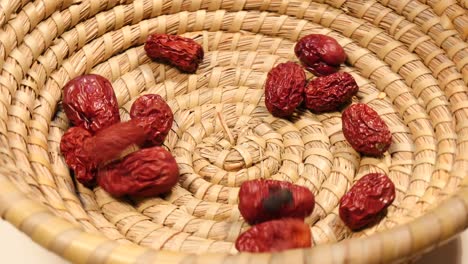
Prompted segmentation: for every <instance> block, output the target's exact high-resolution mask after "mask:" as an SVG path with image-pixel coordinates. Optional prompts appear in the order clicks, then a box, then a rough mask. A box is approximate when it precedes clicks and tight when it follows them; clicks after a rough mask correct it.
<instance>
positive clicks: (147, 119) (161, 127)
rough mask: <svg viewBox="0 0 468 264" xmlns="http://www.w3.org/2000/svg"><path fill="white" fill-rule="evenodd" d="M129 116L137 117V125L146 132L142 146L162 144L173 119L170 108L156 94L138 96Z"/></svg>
mask: <svg viewBox="0 0 468 264" xmlns="http://www.w3.org/2000/svg"><path fill="white" fill-rule="evenodd" d="M130 117H131V118H132V119H139V120H140V121H139V124H138V126H140V127H142V128H143V130H145V132H146V134H147V139H146V141H145V142H144V144H143V146H144V147H151V146H160V145H162V144H163V142H164V139H166V136H167V134H168V133H169V131H170V130H171V127H172V122H173V121H174V115H173V114H172V110H171V108H170V107H169V105H168V104H167V103H166V101H164V99H163V98H162V97H161V96H159V95H157V94H147V95H143V96H141V97H139V98H138V99H137V100H136V101H135V102H134V103H133V105H132V108H131V109H130Z"/></svg>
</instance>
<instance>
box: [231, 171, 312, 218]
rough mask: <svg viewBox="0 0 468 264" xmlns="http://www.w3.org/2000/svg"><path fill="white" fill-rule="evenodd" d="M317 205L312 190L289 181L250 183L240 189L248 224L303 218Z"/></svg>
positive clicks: (261, 180)
mask: <svg viewBox="0 0 468 264" xmlns="http://www.w3.org/2000/svg"><path fill="white" fill-rule="evenodd" d="M314 205H315V197H314V195H313V193H312V192H311V191H310V190H309V189H307V188H305V187H302V186H299V185H295V184H292V183H289V182H286V181H276V180H263V179H257V180H251V181H246V182H244V183H242V185H241V187H240V190H239V211H240V213H241V214H242V216H243V217H244V220H245V221H246V222H248V223H249V224H256V223H261V222H265V221H268V220H272V219H279V218H285V217H287V218H299V219H304V218H305V217H307V216H308V215H310V214H311V213H312V211H313V210H314Z"/></svg>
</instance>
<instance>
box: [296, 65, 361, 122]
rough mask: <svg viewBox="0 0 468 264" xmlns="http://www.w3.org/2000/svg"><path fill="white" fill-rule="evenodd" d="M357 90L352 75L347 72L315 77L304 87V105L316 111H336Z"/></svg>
mask: <svg viewBox="0 0 468 264" xmlns="http://www.w3.org/2000/svg"><path fill="white" fill-rule="evenodd" d="M358 90H359V87H358V85H357V83H356V81H355V80H354V78H353V76H352V75H351V74H349V73H347V72H337V73H332V74H330V75H328V76H323V77H317V78H315V79H313V80H312V81H310V82H309V84H308V85H307V86H306V88H305V105H306V107H307V108H308V109H310V110H312V111H314V112H317V113H321V112H327V111H336V110H338V108H339V107H341V106H342V105H343V104H345V103H346V102H349V101H350V100H351V98H352V97H353V96H354V95H356V94H357V92H358Z"/></svg>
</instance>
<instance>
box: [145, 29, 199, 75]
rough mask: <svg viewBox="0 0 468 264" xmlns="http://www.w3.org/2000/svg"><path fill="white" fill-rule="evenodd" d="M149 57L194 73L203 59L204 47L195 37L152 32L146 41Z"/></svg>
mask: <svg viewBox="0 0 468 264" xmlns="http://www.w3.org/2000/svg"><path fill="white" fill-rule="evenodd" d="M145 51H146V54H147V55H148V57H150V58H152V59H155V60H159V61H161V62H163V63H167V64H170V65H172V66H174V67H176V68H178V69H179V70H181V71H183V72H187V73H194V72H195V71H196V70H197V68H198V65H199V64H200V63H201V62H202V61H203V55H204V52H203V48H202V46H200V44H198V43H197V42H195V41H194V40H193V39H189V38H184V37H181V36H176V35H167V34H152V35H149V36H148V38H147V40H146V43H145Z"/></svg>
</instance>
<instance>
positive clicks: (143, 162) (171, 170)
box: [97, 147, 179, 197]
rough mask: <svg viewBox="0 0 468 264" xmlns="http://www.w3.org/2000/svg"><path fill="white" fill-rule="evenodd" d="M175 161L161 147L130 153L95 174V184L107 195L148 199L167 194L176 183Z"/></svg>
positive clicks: (177, 171) (177, 172) (176, 168)
mask: <svg viewBox="0 0 468 264" xmlns="http://www.w3.org/2000/svg"><path fill="white" fill-rule="evenodd" d="M178 176H179V169H178V167H177V163H176V160H175V159H174V157H173V156H172V155H171V153H170V152H169V151H167V150H166V149H164V148H162V147H152V148H147V149H141V150H138V151H136V152H133V153H131V154H129V155H127V156H126V157H125V158H123V159H122V160H121V161H116V162H112V163H110V164H108V165H107V166H105V167H104V168H102V169H100V170H99V171H98V176H97V179H98V184H99V186H101V187H102V188H103V189H104V190H105V191H107V192H108V193H109V194H111V195H113V196H115V197H120V196H124V195H131V196H139V197H148V196H156V195H159V194H163V193H167V192H169V191H170V190H171V188H172V187H173V186H174V185H175V184H176V183H177V180H178Z"/></svg>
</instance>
